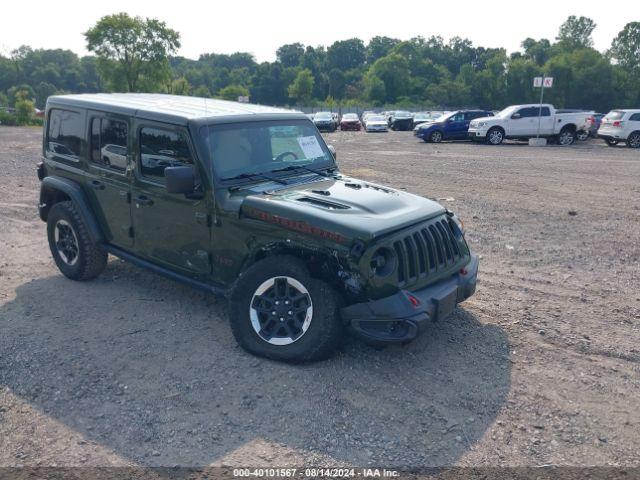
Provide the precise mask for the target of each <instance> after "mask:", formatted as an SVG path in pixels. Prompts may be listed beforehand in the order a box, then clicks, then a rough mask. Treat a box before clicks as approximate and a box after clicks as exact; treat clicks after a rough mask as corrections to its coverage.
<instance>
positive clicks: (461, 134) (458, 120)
mask: <svg viewBox="0 0 640 480" xmlns="http://www.w3.org/2000/svg"><path fill="white" fill-rule="evenodd" d="M468 129H469V122H465V119H464V113H462V112H460V113H456V114H455V115H454V116H453V117H451V118H450V119H449V120H448V121H447V126H446V129H445V130H446V137H447V138H451V139H460V138H466V136H467V130H468Z"/></svg>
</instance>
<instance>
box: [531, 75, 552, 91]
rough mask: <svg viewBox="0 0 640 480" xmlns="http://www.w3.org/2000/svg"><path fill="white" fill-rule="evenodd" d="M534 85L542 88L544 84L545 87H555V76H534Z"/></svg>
mask: <svg viewBox="0 0 640 480" xmlns="http://www.w3.org/2000/svg"><path fill="white" fill-rule="evenodd" d="M533 86H534V87H536V88H540V87H542V86H544V88H551V87H553V77H544V78H542V77H534V78H533Z"/></svg>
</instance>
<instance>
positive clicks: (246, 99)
mask: <svg viewBox="0 0 640 480" xmlns="http://www.w3.org/2000/svg"><path fill="white" fill-rule="evenodd" d="M238 101H239V102H240V103H249V97H247V96H246V95H240V96H239V97H238Z"/></svg>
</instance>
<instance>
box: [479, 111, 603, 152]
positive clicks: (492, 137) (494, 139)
mask: <svg viewBox="0 0 640 480" xmlns="http://www.w3.org/2000/svg"><path fill="white" fill-rule="evenodd" d="M540 108H542V115H541V117H540V136H541V137H545V138H555V139H557V142H558V143H559V144H560V145H571V144H572V143H573V142H575V140H576V132H579V131H580V130H586V129H587V128H588V124H587V119H588V118H589V117H590V116H591V115H593V112H572V113H557V112H556V109H555V108H554V107H553V105H548V104H542V106H540V105H539V104H531V105H511V106H510V107H507V108H505V109H504V110H502V111H501V112H500V113H498V114H497V115H496V116H495V117H484V118H478V119H476V120H473V121H472V122H471V123H470V124H469V133H468V135H469V138H470V139H471V140H475V141H484V142H487V143H489V144H491V145H500V144H501V143H502V141H503V140H504V139H505V138H513V139H519V140H527V139H529V138H532V137H535V136H536V134H537V132H538V112H539V111H540Z"/></svg>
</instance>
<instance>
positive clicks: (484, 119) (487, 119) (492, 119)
mask: <svg viewBox="0 0 640 480" xmlns="http://www.w3.org/2000/svg"><path fill="white" fill-rule="evenodd" d="M499 120H500V117H480V118H474V119H473V120H471V123H473V124H474V125H477V124H478V122H492V123H498V122H499Z"/></svg>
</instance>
